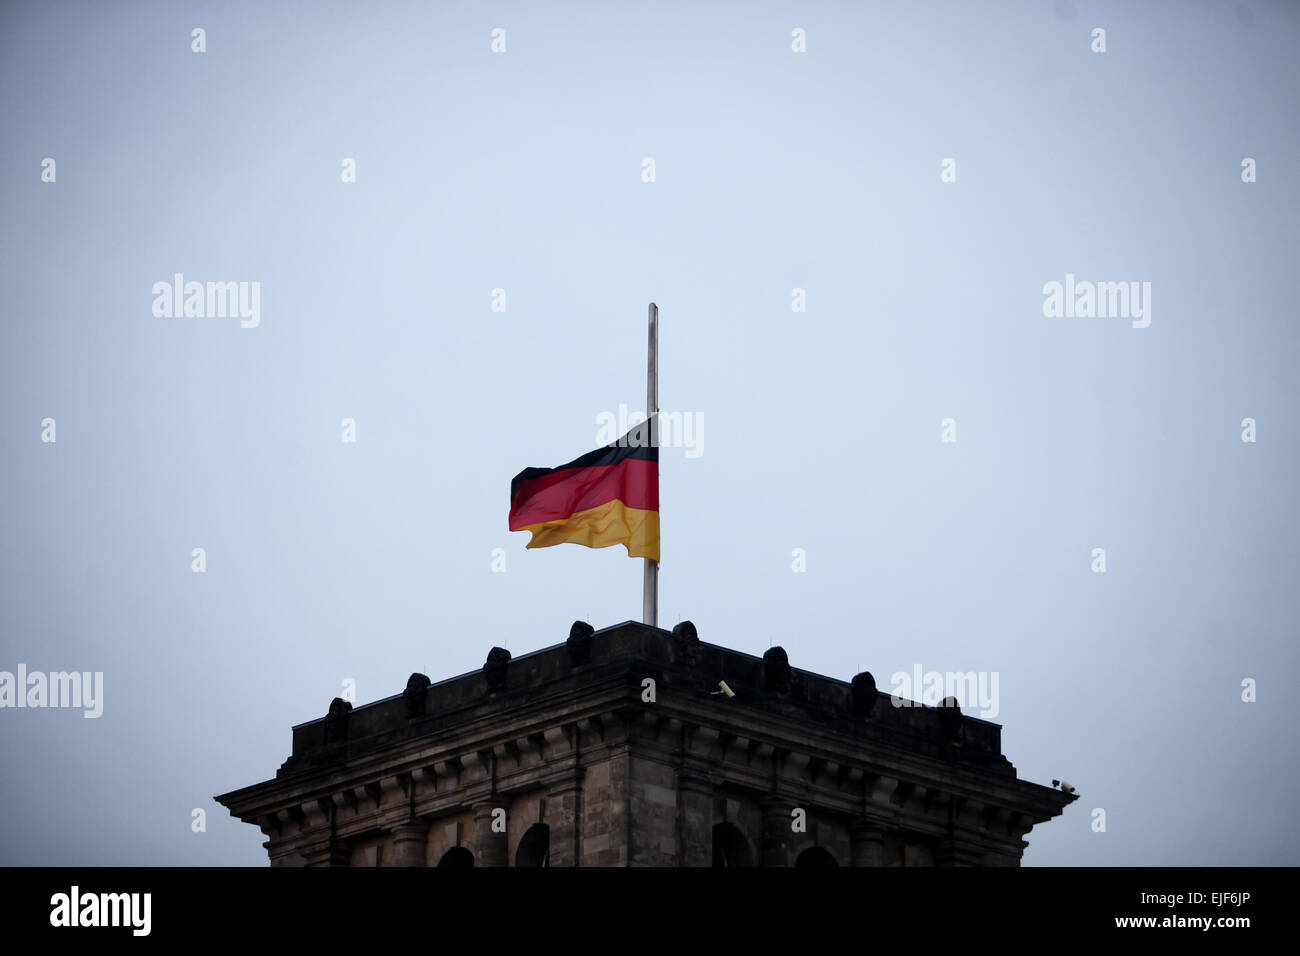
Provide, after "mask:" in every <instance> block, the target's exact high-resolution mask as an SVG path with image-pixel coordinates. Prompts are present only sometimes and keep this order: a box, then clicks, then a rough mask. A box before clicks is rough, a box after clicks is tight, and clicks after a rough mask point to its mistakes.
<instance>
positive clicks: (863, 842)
mask: <svg viewBox="0 0 1300 956" xmlns="http://www.w3.org/2000/svg"><path fill="white" fill-rule="evenodd" d="M849 843H850V844H851V846H852V854H851V856H852V862H851V864H850V865H852V866H884V865H885V828H884V826H882V825H881V824H879V823H877V822H875V821H874V820H865V819H864V820H854V821H853V823H851V824H849Z"/></svg>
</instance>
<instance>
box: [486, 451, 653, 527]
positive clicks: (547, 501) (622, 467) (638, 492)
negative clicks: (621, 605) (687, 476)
mask: <svg viewBox="0 0 1300 956" xmlns="http://www.w3.org/2000/svg"><path fill="white" fill-rule="evenodd" d="M615 499H617V500H618V501H621V502H623V504H624V505H626V506H627V507H629V508H639V509H641V510H644V511H658V510H659V463H658V462H657V461H646V460H645V459H641V458H628V459H625V460H624V461H621V462H619V463H618V464H617V465H600V466H598V467H595V468H562V469H560V470H559V471H556V472H553V473H551V474H549V475H543V476H541V477H540V478H531V479H529V480H528V481H525V482H524V483H523V485H522V486H521V487H520V489H519V494H518V495H516V496H515V500H514V504H513V505H512V506H511V508H510V530H511V531H518V530H520V529H522V528H527V527H528V526H530V525H535V524H541V523H542V522H544V521H559V520H560V519H562V518H567V517H569V516H570V515H572V514H573V513H574V512H577V511H586V510H588V509H589V508H596V507H599V506H600V505H603V504H606V503H607V502H610V501H614V500H615Z"/></svg>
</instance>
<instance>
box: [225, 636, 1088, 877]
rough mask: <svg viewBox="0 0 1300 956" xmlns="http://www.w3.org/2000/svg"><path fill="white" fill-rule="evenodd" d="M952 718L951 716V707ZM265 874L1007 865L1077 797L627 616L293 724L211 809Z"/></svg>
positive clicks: (985, 739)
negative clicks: (254, 848) (266, 765)
mask: <svg viewBox="0 0 1300 956" xmlns="http://www.w3.org/2000/svg"><path fill="white" fill-rule="evenodd" d="M951 703H955V702H951ZM216 799H217V800H218V801H219V802H220V803H221V804H222V805H223V806H225V807H227V808H228V809H229V810H230V812H231V813H232V814H233V815H234V816H236V817H238V818H239V819H240V820H243V821H245V822H247V823H251V824H253V825H255V826H257V827H259V828H260V829H261V830H262V832H263V833H264V834H265V835H266V837H267V840H266V843H265V844H264V845H265V847H266V849H267V852H268V853H269V855H270V858H271V863H272V865H273V866H327V865H334V866H339V865H343V866H346V865H352V866H448V867H457V866H461V867H464V866H579V865H580V866H710V865H712V866H807V867H832V866H916V865H921V866H925V865H937V866H962V865H994V866H1016V865H1019V863H1020V857H1021V854H1022V853H1023V852H1024V848H1025V847H1026V846H1027V845H1028V844H1027V843H1026V841H1025V839H1024V837H1025V835H1026V834H1027V833H1028V832H1029V830H1030V829H1031V828H1032V827H1033V826H1034V825H1035V824H1039V823H1043V822H1045V821H1047V820H1050V819H1052V818H1053V817H1055V816H1057V815H1059V814H1060V813H1061V812H1062V810H1063V809H1064V808H1065V806H1066V805H1067V804H1069V803H1070V802H1071V801H1073V800H1075V799H1076V795H1074V794H1067V793H1063V792H1061V791H1059V790H1054V789H1051V788H1049V787H1044V786H1041V785H1039V784H1033V783H1029V782H1027V781H1023V780H1020V779H1018V778H1017V776H1016V770H1015V767H1013V766H1012V765H1011V763H1010V762H1009V761H1008V760H1007V758H1006V757H1004V756H1003V755H1002V748H1001V727H999V726H998V725H997V724H992V723H989V722H987V721H984V720H980V719H977V718H974V717H969V716H966V715H963V714H962V713H961V711H960V709H958V708H957V707H955V706H947V707H943V706H941V707H937V708H936V707H923V706H920V705H914V706H903V707H898V706H894V705H893V704H892V702H891V699H890V696H889V695H888V694H886V693H883V692H880V691H878V690H877V688H876V684H875V681H874V679H873V678H872V676H871V675H870V674H866V673H863V674H858V675H857V676H855V677H854V678H853V680H852V681H851V682H850V683H845V682H843V681H838V680H834V679H833V678H829V677H823V676H820V675H817V674H811V673H807V672H805V671H800V670H796V669H794V668H791V667H790V665H789V662H788V659H787V657H786V653H785V651H784V650H782V649H781V648H779V647H774V648H772V649H771V650H769V651H768V652H767V653H766V654H764V655H763V657H762V658H757V657H753V656H751V655H748V654H742V653H738V652H736V651H731V650H727V649H725V648H721V647H715V646H713V645H709V644H704V643H702V642H701V641H700V640H699V638H698V636H697V635H696V631H695V627H694V625H692V624H691V623H690V622H683V623H682V624H679V625H678V626H677V627H675V628H674V629H673V630H672V632H671V633H670V632H668V631H665V630H661V629H659V628H655V627H650V626H647V625H644V624H636V623H632V622H627V623H624V624H619V625H617V626H614V627H610V628H606V629H604V630H602V631H594V632H593V630H592V628H591V627H590V625H587V624H584V623H582V622H577V623H575V624H574V625H573V628H572V630H571V632H570V634H569V639H568V641H567V642H565V643H564V644H557V645H555V646H553V647H549V648H546V649H544V650H540V651H536V652H533V653H531V654H525V655H523V656H522V657H519V658H515V659H512V658H511V656H510V653H509V651H506V650H504V649H503V648H496V647H494V648H493V649H492V650H491V652H490V653H489V654H488V657H487V662H486V663H485V664H484V666H483V668H482V670H481V671H477V672H474V673H470V674H465V675H462V676H460V677H455V678H452V679H450V680H445V681H442V682H440V683H437V684H431V683H430V681H429V678H428V677H426V676H424V675H423V674H412V675H411V678H410V680H409V681H408V682H407V686H406V690H405V691H404V692H403V693H401V694H399V695H396V696H394V697H390V698H387V699H386V700H381V701H377V702H375V703H372V704H368V705H366V706H363V707H358V708H356V709H353V708H352V706H351V705H350V704H348V703H347V702H345V701H343V700H339V699H335V700H334V702H333V703H332V704H331V706H330V709H329V713H328V715H327V716H325V717H324V718H321V719H318V720H314V721H311V722H309V723H305V724H300V725H298V726H297V727H294V728H293V754H292V756H290V757H289V759H288V760H286V761H285V762H284V764H283V765H282V766H281V767H280V769H279V771H278V772H277V774H276V776H275V779H273V780H268V781H266V782H265V783H259V784H255V785H253V786H251V787H245V788H244V789H242V790H236V791H233V792H231V793H227V794H224V795H222V796H220V797H217V798H216Z"/></svg>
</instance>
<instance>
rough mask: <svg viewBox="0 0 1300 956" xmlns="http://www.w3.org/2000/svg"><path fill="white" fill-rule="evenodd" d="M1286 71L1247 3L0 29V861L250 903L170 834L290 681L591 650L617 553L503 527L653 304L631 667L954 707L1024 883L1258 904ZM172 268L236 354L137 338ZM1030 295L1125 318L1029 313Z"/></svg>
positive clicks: (1276, 758) (1283, 349) (1270, 788)
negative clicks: (5, 679)
mask: <svg viewBox="0 0 1300 956" xmlns="http://www.w3.org/2000/svg"><path fill="white" fill-rule="evenodd" d="M195 28H202V29H203V30H204V31H205V34H204V45H205V47H206V52H202V53H197V52H194V51H193V49H192V46H193V45H194V44H195V42H196V41H195V40H194V38H193V36H192V31H193V30H194V29H195ZM495 28H501V29H503V30H504V31H505V35H504V39H505V51H504V52H501V53H494V52H493V51H492V43H493V37H492V31H493V30H494V29H495ZM796 28H798V29H801V30H803V31H805V33H804V36H805V37H806V41H805V42H806V52H795V50H794V49H792V47H793V46H795V45H798V37H797V36H795V35H793V31H795V30H796ZM1095 28H1102V29H1104V30H1105V37H1104V40H1105V52H1094V50H1093V47H1094V46H1096V45H1097V43H1098V40H1097V39H1096V38H1094V34H1093V31H1094V29H1095ZM1298 41H1300V10H1298V8H1297V7H1295V6H1294V5H1291V4H1283V3H1264V2H1252V3H1248V4H1246V3H1234V2H1201V3H1194V4H1193V3H1172V2H1168V3H1145V4H1129V3H1091V2H1082V0H1074V2H1067V0H1059V2H1055V3H1053V2H1042V3H1028V2H1026V3H1014V4H1013V3H1004V4H991V3H982V4H972V3H964V2H954V3H930V2H926V3H922V2H906V3H905V2H896V3H860V4H849V3H827V4H812V3H800V4H789V3H767V4H755V3H744V4H734V5H729V4H712V5H705V4H699V3H655V4H636V5H632V4H619V5H614V4H605V3H594V2H593V3H589V4H559V3H554V4H551V3H548V4H537V3H517V4H505V3H474V4H471V3H467V2H462V3H370V4H363V5H357V4H354V3H347V4H344V3H316V2H313V3H298V4H288V3H237V4H227V3H210V4H196V3H156V4H146V3H124V4H94V3H81V4H71V3H63V4H58V3H41V4H37V3H5V4H3V6H0V119H2V128H3V135H2V136H0V221H3V230H2V232H0V235H2V241H3V247H2V249H0V252H2V255H0V270H2V277H3V296H2V297H0V303H2V306H0V308H2V309H3V312H2V322H0V372H2V374H0V455H2V456H3V457H2V460H3V479H4V483H3V491H4V493H3V497H2V498H0V522H2V525H0V575H2V577H0V670H4V671H10V672H15V671H16V670H17V668H18V666H19V665H20V664H22V665H24V666H25V667H26V668H27V670H28V671H43V672H51V671H65V670H78V671H90V672H97V671H98V672H102V673H103V700H102V706H103V713H102V716H100V717H99V718H97V719H86V718H84V717H83V716H82V712H81V711H80V710H72V709H62V710H59V709H43V710H42V709H21V710H19V709H4V710H0V758H3V763H4V767H5V771H4V773H2V774H0V862H3V863H10V864H14V863H21V864H191V863H193V864H247V865H264V864H265V862H266V854H265V851H264V850H263V849H262V847H261V843H262V841H263V839H264V837H263V835H262V834H261V833H260V832H259V831H258V830H257V829H256V828H255V827H252V826H248V825H246V824H243V823H240V822H238V821H235V820H233V819H231V818H230V817H229V816H228V814H227V813H226V811H225V810H224V809H222V808H221V807H219V806H218V805H217V804H216V803H214V802H213V800H212V799H211V798H212V796H213V795H214V794H219V793H225V792H226V791H229V790H232V789H235V788H238V787H243V786H246V785H249V784H253V783H256V782H259V781H262V780H266V779H269V778H270V777H272V776H273V775H274V773H275V771H276V769H277V767H279V765H280V764H281V763H282V762H283V761H284V759H285V758H286V757H287V756H288V754H289V750H290V727H291V726H292V725H294V724H296V723H301V722H303V721H307V720H311V719H314V718H317V717H320V716H323V715H324V713H325V711H326V709H327V708H328V705H329V702H330V700H331V698H333V697H335V696H338V695H340V694H341V693H343V690H344V682H345V681H348V680H351V681H354V682H355V688H356V696H357V701H358V704H362V703H365V702H369V701H373V700H376V699H379V698H383V697H387V696H389V695H391V694H395V693H398V692H400V691H401V690H402V688H403V687H404V686H405V681H406V678H407V676H408V675H409V674H410V673H411V672H412V671H422V672H424V673H427V674H428V675H429V676H430V677H432V678H433V679H434V680H440V679H443V678H446V677H450V676H454V675H457V674H461V673H464V672H466V671H469V670H473V669H476V668H478V667H479V666H481V664H482V662H483V659H484V657H485V656H486V653H487V651H488V649H489V648H490V647H491V646H492V645H493V644H506V645H507V646H508V647H509V649H510V650H511V651H512V652H513V653H515V654H520V653H523V652H527V651H531V650H535V649H538V648H541V647H544V646H547V645H551V644H554V643H557V642H559V641H562V640H563V639H564V638H565V637H566V635H567V633H568V628H569V625H570V623H571V622H572V621H573V620H575V619H578V618H582V619H586V620H589V621H590V622H591V623H592V624H593V625H595V626H596V627H598V628H599V627H604V626H607V625H610V624H614V623H617V622H619V621H622V620H626V619H636V618H639V616H640V611H641V593H640V592H641V575H642V566H641V562H640V561H637V560H629V559H628V558H627V556H626V554H625V553H624V551H623V549H622V548H610V549H606V550H599V551H595V550H588V549H585V548H580V547H576V546H572V545H564V546H560V547H556V548H550V549H546V550H536V551H526V550H525V548H524V545H525V543H526V541H527V537H528V536H527V535H526V534H519V533H516V534H511V533H510V532H508V531H507V530H506V518H507V510H508V490H509V484H510V479H511V478H512V477H513V476H514V475H515V474H516V473H517V472H518V471H520V470H521V469H522V468H524V467H526V466H553V465H558V464H561V463H563V462H566V461H569V460H571V459H572V458H575V457H577V456H578V455H580V454H582V453H583V452H586V451H589V450H591V449H592V448H593V447H595V444H596V438H597V431H598V422H597V419H598V416H600V415H601V414H602V413H614V414H617V413H618V408H619V405H620V403H624V404H627V405H628V406H629V407H630V408H631V409H634V410H640V409H641V408H642V407H643V405H644V397H645V317H646V306H647V304H648V303H649V302H650V301H655V302H657V303H658V304H659V306H660V309H661V323H662V333H661V354H660V363H661V382H660V404H661V407H662V408H663V409H665V410H670V411H673V410H675V411H680V412H683V413H689V415H690V416H691V418H692V421H694V422H695V423H696V429H697V434H696V436H695V437H696V440H697V448H696V450H695V451H693V452H691V454H692V455H694V457H689V456H688V454H687V451H688V450H687V449H683V448H678V449H665V450H664V451H663V452H662V456H661V473H662V479H661V481H662V493H661V502H662V503H661V508H662V522H661V523H662V535H663V538H662V554H663V559H662V570H661V573H660V593H661V610H660V621H661V623H663V624H665V625H667V626H669V627H671V626H672V625H673V624H676V623H677V622H678V621H679V620H681V619H690V620H693V621H694V622H695V623H696V625H697V626H698V628H699V633H700V637H701V639H702V640H704V641H706V642H709V643H713V644H719V645H723V646H726V647H730V648H734V649H737V650H741V651H746V652H749V653H754V654H761V653H762V651H764V650H765V649H766V648H767V647H768V646H769V644H771V643H777V644H781V645H782V646H784V647H785V648H786V649H787V651H788V652H789V655H790V660H791V663H792V664H793V665H794V666H795V667H799V668H803V669H806V670H810V671H815V672H818V673H823V674H828V675H832V676H835V677H838V678H841V679H844V680H848V679H849V678H850V677H851V676H852V675H853V674H854V673H855V672H856V671H858V670H870V671H871V672H872V673H873V674H875V675H876V678H877V681H878V682H879V684H880V685H881V687H882V689H889V686H890V678H891V675H893V674H894V673H896V672H900V671H905V672H908V673H911V672H912V671H913V670H914V668H917V667H920V668H922V669H923V670H924V671H939V672H946V671H977V672H988V673H989V674H996V675H997V676H998V690H999V699H998V713H997V716H996V717H995V718H993V719H995V720H996V721H997V722H998V723H1002V724H1003V725H1004V730H1003V735H1002V740H1003V747H1004V751H1005V753H1006V755H1007V756H1008V758H1009V759H1010V760H1011V761H1012V762H1013V763H1014V764H1015V765H1016V767H1017V768H1018V771H1019V773H1020V775H1021V776H1022V777H1024V778H1026V779H1028V780H1032V781H1035V782H1038V783H1043V784H1047V783H1049V782H1050V780H1051V779H1053V778H1064V779H1066V780H1068V781H1070V782H1071V783H1073V784H1074V785H1075V786H1076V787H1077V788H1078V792H1079V793H1080V799H1079V800H1078V801H1077V802H1076V803H1074V804H1072V805H1071V806H1070V807H1069V808H1068V809H1067V810H1066V811H1065V813H1064V815H1063V816H1062V817H1059V818H1057V819H1056V820H1054V821H1052V822H1051V823H1049V824H1047V825H1045V826H1043V827H1040V828H1036V829H1035V830H1033V831H1032V832H1031V833H1030V834H1029V837H1028V839H1029V842H1030V847H1029V849H1028V851H1027V852H1026V854H1025V858H1024V862H1025V864H1026V865H1061V864H1121V865H1124V864H1295V863H1300V828H1298V827H1297V824H1296V822H1295V810H1294V793H1295V789H1296V778H1297V769H1296V767H1297V734H1296V729H1295V726H1294V722H1293V720H1292V719H1291V718H1290V717H1286V716H1284V714H1289V713H1290V710H1289V709H1288V708H1289V706H1290V705H1289V703H1287V701H1288V698H1287V697H1286V693H1288V692H1287V691H1286V688H1287V687H1289V686H1295V683H1296V678H1297V674H1296V671H1297V665H1298V664H1300V651H1298V650H1297V643H1296V638H1297V634H1296V626H1297V624H1296V622H1297V611H1298V610H1300V607H1298V605H1300V588H1297V587H1296V583H1295V582H1296V572H1297V568H1298V567H1300V554H1298V549H1300V535H1298V534H1297V531H1298V530H1300V528H1298V527H1297V525H1298V521H1297V518H1298V510H1297V504H1296V490H1297V484H1298V483H1297V451H1296V447H1297V443H1296V421H1297V412H1298V411H1300V402H1298V401H1297V399H1298V398H1300V384H1298V382H1300V377H1298V376H1297V371H1296V359H1297V347H1298V346H1300V332H1298V331H1297V322H1298V317H1297V312H1296V302H1297V298H1296V295H1295V291H1294V281H1295V271H1296V252H1297V242H1296V225H1295V221H1296V209H1297V200H1298V199H1300V186H1298V185H1297V183H1298V175H1297V157H1300V142H1298V141H1297V140H1298V137H1297V121H1296V102H1297V93H1298V92H1300V89H1298V87H1300V83H1298V79H1300V61H1298V60H1297V58H1296V57H1295V49H1296V46H1297V42H1298ZM1247 158H1249V159H1252V160H1254V163H1253V164H1247V167H1253V170H1254V178H1255V180H1256V181H1254V182H1243V174H1244V173H1245V174H1246V175H1247V178H1250V176H1249V168H1246V167H1243V160H1246V159H1247ZM46 159H53V160H54V166H53V167H52V171H53V176H54V181H53V182H47V181H43V177H44V178H48V175H49V172H50V167H49V164H44V163H43V161H44V160H46ZM348 159H351V160H354V161H355V182H344V181H343V180H344V178H345V160H348ZM647 159H649V160H653V181H647V179H648V177H649V171H650V169H651V167H650V166H648V165H647V164H646V163H645V160H647ZM945 160H952V162H951V163H947V164H945ZM945 170H946V171H947V175H945ZM954 175H955V181H945V179H953V177H954ZM177 273H180V274H182V275H183V276H184V281H199V282H243V283H248V284H249V285H248V286H247V288H248V289H249V290H251V289H252V285H251V284H252V283H254V282H256V283H258V284H259V285H258V287H257V288H258V290H259V294H260V300H259V309H258V312H257V324H256V325H255V327H254V326H252V324H251V319H246V320H243V321H241V319H240V318H239V317H232V316H226V317H198V316H188V317H187V316H185V315H184V314H183V312H182V314H180V315H177V316H174V317H159V316H158V315H155V306H156V298H157V295H156V294H155V292H154V291H153V290H154V286H155V283H160V282H161V283H171V282H172V281H173V278H174V276H175V275H176V274H177ZM1067 275H1070V276H1073V279H1071V280H1069V281H1071V282H1073V283H1080V282H1123V283H1132V282H1136V283H1138V289H1139V290H1141V289H1144V288H1149V293H1148V294H1147V295H1144V296H1143V297H1142V301H1143V304H1144V308H1147V309H1148V311H1147V313H1146V316H1145V319H1143V320H1141V321H1145V320H1146V319H1149V325H1147V326H1146V327H1140V326H1141V321H1139V320H1138V319H1131V318H1130V317H1127V316H1123V315H1119V316H1108V317H1101V316H1095V317H1091V318H1080V317H1054V316H1048V315H1045V307H1044V305H1045V301H1046V299H1047V298H1048V297H1047V296H1046V295H1045V293H1044V287H1045V286H1046V285H1047V284H1048V283H1051V282H1059V283H1062V284H1063V285H1064V284H1065V283H1066V282H1067ZM1143 283H1149V284H1150V285H1149V287H1147V286H1143ZM495 289H501V290H504V299H502V297H501V296H497V297H496V299H494V296H493V290H495ZM796 289H801V290H804V297H805V298H804V301H805V303H806V309H805V311H796V310H795V307H796V306H797V293H795V292H794V290H796ZM494 302H496V303H497V304H498V306H499V305H500V304H501V303H502V302H504V305H505V309H504V311H494V310H493V304H494ZM1135 322H1136V323H1137V325H1135ZM245 325H248V326H249V327H244V326H245ZM1247 418H1249V419H1252V420H1253V421H1254V423H1255V434H1254V436H1253V437H1254V438H1255V440H1254V441H1253V442H1252V441H1243V440H1242V438H1243V432H1244V431H1245V430H1246V426H1243V424H1242V423H1243V420H1244V419H1247ZM45 419H52V420H53V421H54V428H55V432H54V436H53V437H55V439H56V440H55V441H53V442H50V441H46V440H43V437H46V435H47V432H48V430H49V426H48V425H44V424H43V421H44V420H45ZM344 419H352V420H354V422H355V438H356V440H355V441H354V442H347V441H344V440H343V437H344V435H343V426H342V422H343V420H344ZM945 419H951V420H952V422H951V424H950V425H949V426H948V428H947V431H948V434H947V435H945V434H944V430H945V429H944V426H943V422H944V420H945ZM945 437H948V438H953V437H955V439H956V440H955V441H944V440H943V439H944V438H945ZM196 548H202V549H204V560H205V562H206V570H205V571H204V572H203V573H195V571H194V570H193V562H194V561H195V558H194V557H193V553H194V549H196ZM497 548H501V549H504V558H503V559H499V560H498V564H499V563H500V560H504V562H505V572H504V573H498V572H494V570H493V551H494V549H497ZM1098 548H1101V549H1104V552H1105V571H1104V573H1102V572H1098V571H1095V570H1094V567H1096V566H1097V557H1096V556H1095V552H1094V549H1098ZM796 549H803V551H802V556H803V560H804V561H805V562H806V570H804V571H796V570H794V568H795V567H796V566H797V563H798V561H799V554H798V553H797V552H796ZM1248 679H1253V680H1254V681H1256V682H1257V685H1256V690H1255V692H1256V694H1257V700H1256V701H1255V702H1253V703H1249V702H1245V701H1243V700H1242V696H1243V693H1244V692H1245V690H1246V688H1243V681H1246V680H1248ZM969 710H970V709H969V708H968V712H969ZM196 808H197V809H203V810H205V811H206V814H207V820H206V822H207V828H206V832H202V833H196V832H193V830H192V826H191V821H192V814H193V811H194V810H195V809H196ZM1096 809H1101V810H1104V812H1105V822H1106V829H1105V832H1094V830H1093V821H1094V819H1095V810H1096Z"/></svg>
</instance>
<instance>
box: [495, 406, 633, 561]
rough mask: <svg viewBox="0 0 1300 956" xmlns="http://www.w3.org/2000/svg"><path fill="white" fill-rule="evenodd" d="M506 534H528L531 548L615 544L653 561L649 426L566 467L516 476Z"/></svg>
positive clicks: (589, 453)
mask: <svg viewBox="0 0 1300 956" xmlns="http://www.w3.org/2000/svg"><path fill="white" fill-rule="evenodd" d="M510 530H511V531H531V532H532V533H533V537H532V540H531V541H529V542H528V547H530V548H549V547H551V546H552V545H556V544H564V543H565V542H566V541H568V542H572V543H573V544H581V545H584V546H585V547H588V548H608V547H611V546H612V545H616V544H621V545H624V546H626V548H627V553H628V556H629V557H632V558H649V559H650V560H651V561H658V560H659V449H658V448H657V447H656V446H655V444H654V442H653V441H652V436H651V429H650V423H649V422H645V423H643V424H640V425H638V426H637V427H636V428H634V429H632V430H631V431H630V432H628V433H627V434H626V435H624V436H623V437H622V438H620V439H619V440H618V441H616V442H613V443H612V444H609V445H606V446H605V447H604V448H598V449H596V450H595V451H591V452H587V454H585V455H583V456H582V457H581V458H575V459H574V460H573V461H571V462H569V463H568V464H567V465H560V467H558V468H525V469H524V470H523V471H521V472H520V473H519V474H517V475H515V478H514V481H512V482H510Z"/></svg>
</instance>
